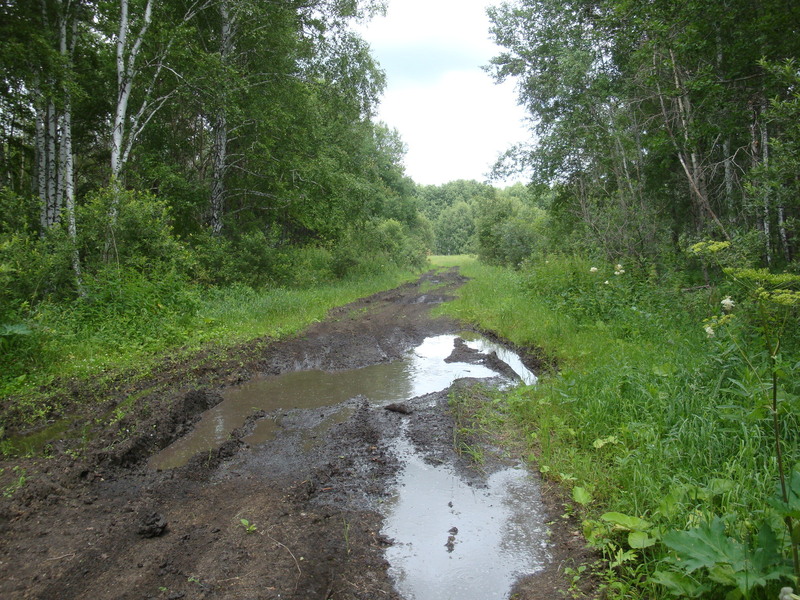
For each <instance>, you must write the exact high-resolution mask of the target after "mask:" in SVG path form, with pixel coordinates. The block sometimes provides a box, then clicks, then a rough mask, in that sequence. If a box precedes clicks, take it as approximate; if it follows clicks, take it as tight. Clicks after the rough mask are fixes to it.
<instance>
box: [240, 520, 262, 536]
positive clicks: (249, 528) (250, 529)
mask: <svg viewBox="0 0 800 600" xmlns="http://www.w3.org/2000/svg"><path fill="white" fill-rule="evenodd" d="M239 525H241V526H242V527H243V528H244V530H245V532H246V533H255V532H256V531H258V528H257V527H256V525H255V523H251V522H250V521H248V520H247V519H239Z"/></svg>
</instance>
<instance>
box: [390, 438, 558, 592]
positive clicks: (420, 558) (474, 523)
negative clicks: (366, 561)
mask: <svg viewBox="0 0 800 600" xmlns="http://www.w3.org/2000/svg"><path fill="white" fill-rule="evenodd" d="M397 449H398V453H399V455H400V456H401V458H403V459H404V462H405V470H404V471H403V474H402V476H401V478H400V482H399V487H398V493H397V495H396V497H395V498H394V499H393V500H392V502H390V503H389V506H388V510H387V511H386V523H385V525H384V528H383V534H384V535H386V536H388V537H390V538H393V539H394V544H393V545H392V546H390V547H389V548H388V549H387V550H386V558H387V560H388V561H389V563H390V564H391V568H390V573H391V575H392V576H393V578H394V580H395V585H396V586H397V589H398V591H399V592H400V593H401V594H403V597H404V598H406V599H407V600H493V599H495V598H496V599H498V600H499V599H501V598H505V597H506V595H507V594H508V591H509V590H510V588H511V586H512V585H513V583H514V581H515V580H516V579H518V578H519V577H520V576H522V575H529V574H532V573H534V572H536V571H538V570H540V569H542V568H543V567H544V563H545V560H546V557H547V552H546V549H545V544H544V540H545V538H546V531H545V527H544V525H543V523H544V515H543V514H542V513H541V506H542V504H541V500H540V496H539V487H538V485H536V482H535V481H534V480H533V479H531V478H530V476H529V475H528V473H527V472H526V471H525V470H524V469H515V468H511V469H504V470H502V471H498V472H496V473H494V474H492V475H491V476H489V478H488V481H487V485H486V487H485V488H477V487H473V486H471V485H469V484H468V483H467V482H465V481H464V480H463V479H462V478H461V477H460V476H459V475H458V474H457V473H456V472H455V471H454V470H453V469H452V468H450V467H448V466H431V465H429V464H426V463H425V462H424V461H423V460H422V458H421V457H420V456H419V455H418V454H416V453H415V452H414V450H413V448H412V446H411V444H410V443H409V442H408V441H407V439H405V438H401V440H400V441H399V442H398V444H397Z"/></svg>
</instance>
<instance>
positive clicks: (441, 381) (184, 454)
mask: <svg viewBox="0 0 800 600" xmlns="http://www.w3.org/2000/svg"><path fill="white" fill-rule="evenodd" d="M457 339H458V340H461V339H463V340H464V342H465V344H466V346H467V347H468V348H470V349H472V350H474V351H476V352H478V353H480V354H487V353H490V352H496V354H497V357H498V358H499V359H500V360H501V361H503V362H504V363H505V364H507V365H509V366H510V367H511V369H512V370H513V372H514V373H515V374H516V377H517V378H519V379H520V380H522V381H524V382H526V383H533V382H534V381H535V375H534V374H533V373H531V372H530V371H529V370H528V369H527V368H526V367H525V366H524V365H523V364H522V361H521V360H520V359H519V357H518V356H517V355H516V354H514V353H513V352H511V351H509V350H507V349H506V348H504V347H502V346H500V345H498V344H495V343H493V342H491V341H489V340H486V339H483V338H481V337H479V336H475V335H474V334H464V335H463V336H455V335H440V336H434V337H429V338H427V339H425V341H423V343H422V344H420V345H419V346H417V347H416V348H414V349H413V350H412V351H410V352H409V353H408V354H407V355H406V356H405V357H404V358H403V359H401V360H397V361H393V362H388V363H381V364H376V365H371V366H368V367H363V368H360V369H349V370H345V371H336V372H326V371H317V370H310V371H296V372H292V373H286V374H283V375H276V376H270V377H263V378H260V379H254V380H251V381H250V382H248V383H246V384H244V385H241V386H238V387H236V388H232V389H231V390H229V391H228V392H227V393H226V394H225V395H224V400H223V401H222V402H220V403H219V404H218V405H217V406H215V407H214V408H212V409H209V410H208V411H206V412H205V413H204V414H203V415H202V418H201V419H200V421H199V422H198V423H197V424H196V425H195V427H194V429H193V430H192V431H191V432H190V433H189V434H188V435H186V436H184V437H182V438H180V439H178V440H177V441H175V442H174V443H173V444H171V445H170V446H168V447H167V448H165V449H164V450H162V451H161V452H159V453H158V454H156V455H154V456H153V457H152V458H151V459H150V461H149V463H148V466H149V467H151V468H154V469H172V468H175V467H179V466H182V465H184V464H186V463H187V462H188V460H189V459H190V458H191V457H192V456H193V455H195V454H197V453H198V452H205V451H209V450H213V449H215V448H217V447H219V446H220V445H221V444H223V443H224V442H225V441H226V440H228V439H229V437H230V435H231V432H233V431H234V430H235V429H237V428H238V427H241V426H242V425H243V424H244V423H245V421H246V420H247V418H248V417H249V416H251V415H253V414H254V413H256V412H257V411H264V412H265V413H267V416H266V418H263V419H260V420H259V421H258V422H257V423H256V426H255V429H254V430H253V432H252V433H251V434H250V435H249V436H248V437H246V438H244V441H245V442H246V443H248V444H250V445H257V444H260V443H263V442H265V441H267V440H269V439H272V438H273V437H274V436H275V434H276V430H277V429H278V428H279V427H280V420H281V418H282V417H283V416H285V415H286V412H287V411H295V410H304V409H318V408H325V407H335V410H331V411H328V414H325V420H326V421H328V424H332V423H335V422H337V421H341V420H342V419H343V418H346V417H347V415H348V411H349V410H351V407H350V406H348V405H347V401H348V400H349V399H351V398H354V397H356V396H365V397H367V398H368V399H369V401H370V403H371V404H373V405H378V406H381V405H387V404H391V403H394V402H402V401H403V400H406V399H408V398H414V397H417V396H422V395H424V394H428V393H431V392H436V391H439V390H443V389H446V388H447V387H448V386H449V385H450V384H452V383H453V381H455V380H456V379H459V378H462V377H473V378H488V377H495V376H497V372H495V371H494V370H492V369H491V368H489V367H487V366H484V365H483V364H474V363H470V362H463V361H462V360H459V359H458V357H455V359H454V360H452V359H451V360H450V361H448V362H446V360H445V359H448V357H451V356H452V355H453V352H454V349H455V346H456V340H457ZM471 358H474V356H473V357H471ZM467 359H468V360H469V357H468V358H467ZM342 413H344V414H342ZM324 426H325V424H323V425H322V426H318V427H317V432H316V433H318V432H319V430H320V429H322V428H324Z"/></svg>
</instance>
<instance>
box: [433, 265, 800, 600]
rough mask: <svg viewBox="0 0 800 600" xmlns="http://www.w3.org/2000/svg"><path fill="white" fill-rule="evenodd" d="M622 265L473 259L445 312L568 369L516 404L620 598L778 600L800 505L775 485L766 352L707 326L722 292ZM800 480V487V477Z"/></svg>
mask: <svg viewBox="0 0 800 600" xmlns="http://www.w3.org/2000/svg"><path fill="white" fill-rule="evenodd" d="M434 262H436V261H434ZM621 267H622V266H621V265H613V266H612V265H602V264H597V265H593V264H591V263H589V262H587V261H583V260H580V259H575V258H570V259H557V258H553V259H550V260H549V261H542V262H540V263H538V264H533V265H530V266H528V267H527V268H526V269H524V270H522V271H519V272H517V271H511V270H508V269H503V268H495V267H489V266H485V265H481V264H479V263H476V262H474V261H466V262H465V263H464V267H463V269H462V272H463V274H464V275H466V276H468V277H470V278H471V279H472V280H471V281H470V282H469V283H468V284H467V286H465V287H464V288H462V290H461V293H460V295H459V298H458V300H456V301H455V302H453V303H450V304H448V305H446V306H445V307H444V308H443V310H444V311H446V312H447V313H448V314H450V315H452V316H455V317H457V318H460V319H463V320H465V321H468V322H471V323H475V324H477V325H479V326H480V327H483V328H487V329H491V330H494V331H496V332H497V333H499V334H500V335H502V336H504V337H505V338H507V339H509V340H510V341H512V342H514V343H516V344H520V345H525V346H536V347H539V348H542V349H543V350H544V352H545V353H546V354H548V355H549V356H551V357H554V358H555V359H556V361H557V364H558V365H559V371H558V372H557V373H551V374H548V375H546V376H545V377H543V378H542V379H541V381H540V383H539V385H537V386H535V387H520V388H517V389H516V390H513V391H511V392H509V393H508V394H506V395H505V397H504V398H503V403H504V404H505V406H506V408H507V409H508V411H509V412H510V414H511V415H512V417H513V418H514V420H515V421H516V422H517V423H518V424H519V425H521V426H522V428H523V429H522V430H523V431H524V435H525V436H526V437H527V439H528V441H529V443H530V446H531V449H532V453H533V455H534V456H533V457H534V458H535V463H536V466H537V467H538V468H539V469H540V471H541V472H542V473H543V475H544V476H545V477H548V478H551V479H553V480H556V481H558V482H560V483H561V484H563V485H564V486H565V487H566V489H567V491H568V492H569V493H571V494H572V497H573V499H574V500H575V503H576V507H577V509H578V510H579V511H580V512H581V515H582V518H583V522H584V534H585V536H586V538H587V541H588V543H590V544H592V545H594V546H596V547H597V548H598V549H599V550H601V551H602V552H603V554H604V555H605V558H606V559H607V560H606V563H605V565H604V566H603V567H602V568H599V573H598V574H599V575H601V576H602V578H603V579H604V580H605V581H606V592H607V594H608V596H609V597H617V598H636V597H641V598H660V597H665V598H666V597H675V596H679V597H730V598H762V597H763V598H775V597H777V595H778V590H779V589H780V587H781V585H786V584H787V583H788V584H791V582H792V576H791V571H792V569H791V566H790V565H791V560H790V559H789V558H788V557H789V556H790V555H791V547H790V546H791V543H790V539H789V536H788V534H787V528H786V527H785V526H784V523H783V519H784V517H785V516H786V514H787V512H791V510H794V509H797V508H800V503H798V502H797V496H792V494H791V493H790V494H788V496H789V497H788V502H783V500H782V498H781V497H780V494H776V486H777V483H778V481H779V472H778V467H777V461H776V452H775V437H774V429H773V425H774V421H773V418H772V417H773V415H772V413H771V411H770V410H769V401H770V398H769V393H770V392H769V385H768V384H769V369H768V368H767V367H768V365H767V362H766V361H765V360H764V359H765V357H764V356H763V352H761V351H760V350H759V347H758V345H757V344H755V343H754V339H753V338H752V337H751V338H748V337H747V335H746V332H745V331H744V329H741V330H739V331H738V332H737V331H736V330H734V329H733V328H731V330H730V332H729V333H725V334H723V333H721V332H718V333H717V334H715V336H714V337H713V338H710V337H709V336H708V335H707V333H706V332H705V331H704V326H703V323H704V319H705V318H706V317H708V316H709V315H711V314H713V313H714V311H717V310H718V305H719V299H720V298H719V296H718V295H716V292H715V291H714V290H710V291H709V290H700V291H696V292H681V291H680V289H679V286H677V285H676V286H674V287H670V286H666V285H664V284H663V282H656V281H655V280H654V277H653V276H652V275H650V274H647V273H639V274H632V273H626V272H625V269H624V268H621ZM737 336H738V337H737ZM791 353H792V349H791V348H788V347H787V348H785V349H784V356H783V357H782V359H781V361H782V363H781V364H782V365H783V368H784V369H785V370H784V371H783V374H782V375H781V381H780V387H781V391H780V394H781V395H782V397H783V398H784V400H785V404H784V408H783V410H782V411H779V412H780V414H779V418H780V421H781V424H782V430H781V442H780V444H781V448H782V450H783V453H784V463H785V464H786V465H792V464H794V463H795V462H797V461H798V460H800V451H798V442H799V441H800V436H798V431H799V430H800V419H798V411H797V410H796V406H795V405H796V403H797V399H796V394H797V384H796V383H795V382H796V378H793V377H792V376H791V375H790V373H796V372H797V364H795V363H796V362H797V357H798V355H797V353H794V354H793V356H794V359H791V358H789V355H790V354H791ZM792 403H794V404H792ZM787 470H788V469H787ZM787 477H789V475H788V474H787ZM795 482H796V483H795V484H794V485H796V487H797V488H798V489H797V490H796V492H800V472H796V476H795ZM792 502H795V504H797V506H795V505H794V504H791V503H792ZM792 507H794V508H792ZM754 557H760V558H757V559H756V558H754Z"/></svg>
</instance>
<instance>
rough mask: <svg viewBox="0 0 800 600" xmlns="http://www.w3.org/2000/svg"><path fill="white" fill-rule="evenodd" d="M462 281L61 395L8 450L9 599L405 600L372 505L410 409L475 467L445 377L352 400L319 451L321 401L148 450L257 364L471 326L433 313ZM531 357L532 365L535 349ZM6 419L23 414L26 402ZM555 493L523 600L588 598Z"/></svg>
mask: <svg viewBox="0 0 800 600" xmlns="http://www.w3.org/2000/svg"><path fill="white" fill-rule="evenodd" d="M463 281H464V279H463V278H462V277H461V276H460V275H458V273H457V272H456V271H455V270H450V271H447V272H443V273H428V274H426V275H424V276H423V277H422V278H421V279H420V280H419V281H417V282H415V283H412V284H407V285H404V286H402V287H400V288H397V289H394V290H390V291H387V292H382V293H379V294H376V295H374V296H371V297H369V298H365V299H362V300H359V301H357V302H355V303H353V304H350V305H348V306H345V307H341V308H338V309H335V310H333V311H331V312H330V314H329V316H328V319H327V320H326V321H325V322H323V323H317V324H315V325H313V326H311V327H310V328H309V329H308V330H306V331H305V332H304V333H303V334H302V335H299V336H297V337H294V338H292V339H288V340H282V341H273V340H269V339H263V340H256V341H254V342H251V343H249V344H246V345H243V346H241V347H238V348H233V349H230V348H229V349H226V350H224V351H218V350H217V351H213V352H207V353H205V354H203V355H198V356H195V357H193V358H191V359H189V360H170V359H165V360H164V361H163V363H162V364H161V365H159V367H158V368H157V369H153V370H152V371H151V374H150V375H148V376H146V377H143V376H137V377H136V378H133V377H131V376H128V375H126V374H124V373H122V374H115V375H112V376H108V377H106V378H105V379H104V380H102V381H101V380H97V381H95V382H89V383H86V382H84V383H75V384H73V385H72V386H71V388H70V393H69V394H63V393H61V394H58V395H54V397H53V404H54V405H56V406H58V407H60V413H61V414H60V415H53V416H54V417H57V416H61V417H62V419H65V417H66V416H68V417H69V418H68V419H66V420H62V421H61V423H66V425H64V426H63V427H60V429H61V431H60V432H59V434H58V436H57V437H56V438H54V439H53V440H51V441H50V442H49V443H48V444H47V445H46V447H45V453H46V454H47V455H48V457H47V458H29V459H14V460H6V461H5V462H4V464H0V468H2V469H3V471H2V475H0V485H2V487H3V489H5V490H6V496H5V497H4V498H3V499H2V502H0V535H2V541H1V542H0V597H1V598H8V599H16V598H41V599H64V600H68V599H73V598H75V599H78V598H80V599H93V600H94V599H97V600H102V599H111V598H125V599H127V598H130V599H137V600H138V599H147V598H159V599H177V598H187V599H188V598H214V599H218V598H219V599H222V598H229V599H259V600H261V599H273V598H275V599H277V598H285V599H296V600H315V599H320V600H322V599H328V598H335V599H341V600H356V599H364V600H373V599H378V598H386V599H397V600H399V599H400V596H399V595H398V594H397V593H396V592H395V591H394V588H393V584H392V581H391V579H390V577H389V576H388V573H387V568H388V564H387V562H386V561H385V559H384V557H383V550H384V548H385V547H386V546H387V545H389V544H391V540H388V539H386V538H385V537H383V536H382V535H381V534H380V529H381V523H382V518H381V515H380V513H379V512H378V511H377V510H376V506H377V503H378V502H379V501H380V499H381V498H383V497H385V496H386V495H388V494H389V493H390V491H391V486H392V483H393V482H394V478H395V475H396V473H397V470H398V468H399V463H398V461H397V459H396V458H395V457H394V455H393V454H392V453H391V451H390V444H391V441H392V439H393V435H395V434H396V432H397V430H398V424H399V422H400V420H402V419H406V420H409V424H410V426H409V431H410V433H411V439H412V440H413V442H414V444H415V445H417V447H418V448H420V449H421V450H422V451H424V452H426V453H427V454H428V455H430V456H435V457H437V460H441V459H442V457H447V459H448V460H451V461H454V462H456V463H458V461H461V463H462V464H461V468H463V469H464V470H465V472H468V471H469V470H470V465H469V464H468V463H467V462H466V459H464V458H459V457H456V456H455V455H454V453H453V451H452V442H453V418H452V415H451V414H450V412H449V410H448V405H447V392H446V391H445V392H441V393H438V394H433V395H429V397H424V398H422V399H410V400H409V401H408V402H407V403H404V404H403V405H402V406H395V407H393V408H394V410H384V409H382V408H377V407H371V406H370V405H369V403H368V402H367V401H366V399H364V398H354V399H353V400H351V401H350V404H351V408H352V410H351V412H350V413H349V415H350V416H349V417H348V418H347V419H346V420H345V421H343V422H341V423H338V424H336V425H333V426H332V427H330V428H329V429H328V430H327V431H326V432H324V433H323V434H321V435H320V436H319V439H317V440H316V442H317V443H316V445H315V446H314V447H313V448H311V449H309V448H306V447H304V445H303V439H304V438H303V435H302V434H303V432H307V431H308V429H309V428H310V427H311V426H312V425H313V424H314V423H315V422H314V423H312V421H314V419H313V418H311V416H310V415H309V414H308V411H306V412H305V413H302V414H301V413H297V414H287V415H285V418H284V419H283V423H282V429H281V431H280V434H279V435H278V437H277V438H276V439H274V440H272V441H270V442H267V443H265V444H263V445H259V446H256V447H253V448H250V447H248V446H247V444H245V443H244V442H243V441H242V439H243V438H244V437H245V436H246V434H247V433H248V432H249V430H250V429H251V428H252V426H253V424H254V423H255V422H256V421H257V420H259V419H261V418H264V417H265V416H266V415H264V414H263V413H256V414H254V415H253V416H252V417H251V418H250V419H249V420H248V422H247V423H246V424H245V425H244V426H243V427H242V428H240V429H239V430H237V431H235V432H234V434H232V436H231V439H230V441H228V442H226V443H225V444H223V446H222V447H221V448H219V449H218V450H216V451H214V452H209V453H203V454H200V455H197V456H195V457H194V458H193V459H192V460H190V462H189V464H187V465H186V466H184V467H180V468H177V469H174V470H172V471H166V472H161V471H155V470H153V469H149V468H148V467H147V465H146V461H147V459H148V458H149V457H150V456H152V455H153V454H154V453H156V452H158V451H159V450H160V449H162V448H164V447H166V446H167V445H168V444H170V443H171V442H172V441H174V440H175V439H177V438H179V437H181V436H182V435H185V434H186V433H187V432H188V431H189V430H190V429H191V426H192V424H193V423H194V422H196V421H197V419H198V418H199V415H200V414H201V413H202V412H203V411H204V410H206V409H207V408H209V407H211V406H213V405H214V404H216V403H218V402H219V401H220V400H221V398H222V397H221V395H220V392H221V391H222V390H224V388H226V387H229V386H231V385H235V384H237V383H241V382H243V381H246V380H248V379H250V378H252V377H254V376H256V375H270V374H279V373H286V372H290V371H296V370H302V369H311V368H315V369H323V370H330V371H333V370H341V369H350V368H355V367H361V366H366V365H370V364H375V363H379V362H387V361H391V360H394V359H397V358H400V357H401V356H402V355H403V354H404V353H405V352H407V351H408V350H409V349H410V348H412V347H414V346H415V345H417V344H419V343H420V342H422V340H423V339H424V338H426V337H428V336H431V335H438V334H444V333H455V332H458V331H463V330H464V328H465V326H464V324H459V323H456V322H454V321H452V320H448V319H444V318H435V319H434V318H432V317H431V315H430V308H431V306H432V305H435V304H438V303H440V302H442V301H444V300H446V299H447V298H449V297H450V296H451V295H452V293H453V291H454V290H455V289H456V288H457V287H458V286H460V285H461V284H462V283H463ZM484 333H485V332H484ZM518 350H519V349H518ZM522 355H523V358H525V359H526V360H527V362H528V363H529V366H530V367H531V368H533V369H535V368H536V366H537V364H536V358H535V354H534V353H527V354H526V353H524V352H522ZM489 366H491V365H489ZM493 368H495V367H493ZM496 368H497V370H502V366H498V367H496ZM457 385H470V383H469V381H466V382H459V383H458V384H457ZM62 389H63V386H62ZM319 412H320V411H319V410H317V411H316V413H319ZM323 416H324V415H323ZM317 417H319V415H317ZM5 419H6V422H7V423H8V425H7V427H8V428H9V429H12V428H13V423H14V421H15V416H14V414H13V412H10V411H6V412H5ZM7 433H8V431H7ZM87 439H88V440H90V441H89V442H88V443H87V442H86V441H85V440H87ZM14 467H16V470H15V469H14ZM20 476H24V485H22V486H21V487H19V489H16V486H15V485H14V483H15V482H18V481H19V480H20ZM475 476H478V475H477V474H476V475H475ZM543 492H544V497H545V499H544V501H545V504H546V506H547V509H548V513H549V515H550V518H551V520H552V523H551V525H550V532H551V536H550V548H549V551H550V555H551V557H552V561H551V563H550V565H549V566H548V567H547V568H546V569H545V570H544V571H542V572H541V573H538V574H537V575H534V576H532V577H529V578H527V579H526V580H523V581H520V582H519V583H518V585H517V586H516V587H515V589H514V592H513V594H512V597H513V598H516V599H518V600H539V599H545V598H547V599H549V598H560V597H565V596H570V597H578V596H579V595H581V590H579V589H577V588H576V587H575V586H573V589H571V590H569V591H568V588H569V581H568V578H567V577H566V576H565V575H564V567H567V566H570V567H573V568H576V567H577V566H578V565H580V564H584V563H586V562H587V561H589V560H591V559H592V557H591V555H590V554H589V553H588V552H587V551H586V550H585V548H584V545H583V543H582V538H580V536H578V535H577V534H576V531H575V529H576V524H575V522H574V521H573V520H572V519H568V518H567V519H565V518H561V516H560V515H561V514H562V513H563V512H564V511H563V506H562V499H561V497H560V496H559V491H558V490H557V489H551V488H549V487H548V486H546V485H543ZM243 519H244V521H243ZM589 583H590V582H589V581H588V579H587V578H584V579H583V581H582V582H581V585H583V586H584V587H585V586H586V585H588V584H589ZM583 592H585V593H586V594H588V595H590V594H591V590H590V589H584V590H583Z"/></svg>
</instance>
